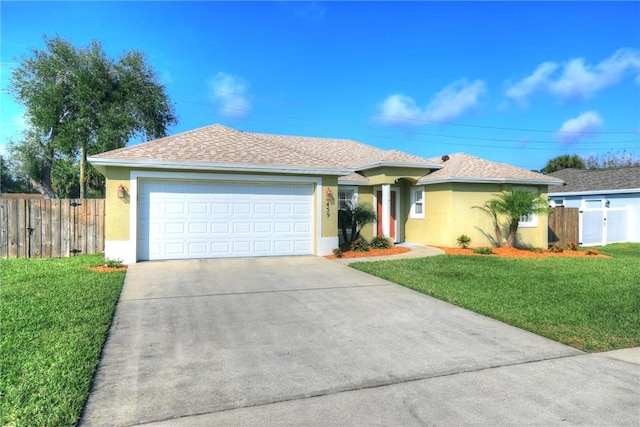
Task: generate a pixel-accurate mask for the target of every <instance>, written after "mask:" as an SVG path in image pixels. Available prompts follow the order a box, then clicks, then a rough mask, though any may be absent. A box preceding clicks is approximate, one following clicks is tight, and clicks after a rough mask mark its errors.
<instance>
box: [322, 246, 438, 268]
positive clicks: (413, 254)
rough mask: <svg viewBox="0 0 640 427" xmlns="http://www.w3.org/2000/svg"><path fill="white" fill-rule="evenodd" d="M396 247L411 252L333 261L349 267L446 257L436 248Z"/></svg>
mask: <svg viewBox="0 0 640 427" xmlns="http://www.w3.org/2000/svg"><path fill="white" fill-rule="evenodd" d="M396 246H403V247H408V248H410V249H411V250H410V251H409V252H405V253H403V254H396V255H384V256H376V257H363V258H338V259H334V260H332V261H334V262H337V263H340V264H344V265H348V264H351V263H354V262H372V261H392V260H396V259H408V258H424V257H428V256H435V255H444V251H443V250H442V249H438V248H434V247H431V246H424V245H418V244H415V243H400V244H398V245H396Z"/></svg>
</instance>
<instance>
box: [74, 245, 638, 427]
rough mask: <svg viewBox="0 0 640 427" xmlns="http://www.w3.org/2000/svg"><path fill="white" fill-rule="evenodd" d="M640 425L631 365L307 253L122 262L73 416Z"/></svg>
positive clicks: (145, 420)
mask: <svg viewBox="0 0 640 427" xmlns="http://www.w3.org/2000/svg"><path fill="white" fill-rule="evenodd" d="M639 423H640V370H639V369H638V365H635V364H632V363H629V362H626V361H623V360H617V359H615V358H613V357H610V356H609V355H606V354H595V355H589V354H585V353H582V352H580V351H578V350H576V349H573V348H570V347H567V346H565V345H562V344H559V343H556V342H553V341H551V340H548V339H546V338H543V337H540V336H537V335H534V334H531V333H529V332H526V331H523V330H520V329H517V328H514V327H511V326H508V325H506V324H504V323H501V322H498V321H495V320H493V319H489V318H486V317H484V316H481V315H478V314H475V313H472V312H470V311H467V310H464V309H461V308H459V307H456V306H453V305H451V304H448V303H445V302H442V301H439V300H436V299H434V298H431V297H428V296H425V295H422V294H420V293H417V292H414V291H412V290H409V289H406V288H403V287H401V286H397V285H394V284H392V283H390V282H387V281H384V280H382V279H379V278H377V277H373V276H370V275H367V274H365V273H362V272H359V271H356V270H354V269H352V268H348V267H346V266H344V265H342V264H340V263H337V262H333V261H329V260H326V259H324V258H317V257H300V258H261V259H229V260H200V261H172V262H149V263H140V264H135V265H132V266H130V268H129V271H128V272H127V278H126V281H125V286H124V289H123V292H122V295H121V298H120V301H119V302H118V306H117V309H116V315H115V318H114V323H113V325H112V327H111V330H110V333H109V337H108V340H107V343H106V345H105V348H104V352H103V357H102V360H101V362H100V366H99V368H98V372H97V374H96V378H95V382H94V384H93V388H92V391H91V394H90V396H89V399H88V402H87V405H86V408H85V412H84V414H83V417H82V420H81V424H82V425H87V426H103V425H118V426H131V425H146V424H149V425H166V426H174V425H183V426H187V425H188V426H194V425H195V426H199V425H202V426H209V425H261V426H262V425H273V426H275V425H354V426H355V425H357V426H361V425H452V424H453V425H460V424H483V425H520V424H538V425H560V424H562V425H587V424H589V425H597V424H601V425H602V424H607V425H634V426H637V425H638V424H639Z"/></svg>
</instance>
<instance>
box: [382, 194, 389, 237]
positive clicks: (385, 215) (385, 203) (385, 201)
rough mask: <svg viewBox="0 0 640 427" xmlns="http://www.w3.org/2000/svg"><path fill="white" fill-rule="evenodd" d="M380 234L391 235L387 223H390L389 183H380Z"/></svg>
mask: <svg viewBox="0 0 640 427" xmlns="http://www.w3.org/2000/svg"><path fill="white" fill-rule="evenodd" d="M380 220H381V221H382V235H383V236H384V237H391V230H390V229H389V225H390V223H391V185H389V184H382V218H380Z"/></svg>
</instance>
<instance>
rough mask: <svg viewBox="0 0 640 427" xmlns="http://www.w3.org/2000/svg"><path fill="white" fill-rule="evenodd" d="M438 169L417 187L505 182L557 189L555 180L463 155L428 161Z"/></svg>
mask: <svg viewBox="0 0 640 427" xmlns="http://www.w3.org/2000/svg"><path fill="white" fill-rule="evenodd" d="M429 160H430V161H432V162H434V163H437V164H439V165H441V166H442V167H441V169H439V170H436V171H434V172H432V173H430V174H429V175H426V176H423V177H422V178H421V179H420V180H419V181H418V184H437V183H442V182H484V183H495V182H499V183H501V182H504V183H506V182H508V183H512V184H532V185H560V184H562V181H561V180H560V179H558V178H554V177H550V176H545V175H542V174H539V173H537V172H532V171H529V170H526V169H521V168H518V167H515V166H512V165H508V164H506V163H496V162H492V161H490V160H486V159H482V158H480V157H475V156H471V155H469V154H465V153H454V154H449V155H445V156H442V157H440V158H433V159H429Z"/></svg>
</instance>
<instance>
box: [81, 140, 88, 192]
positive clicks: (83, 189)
mask: <svg viewBox="0 0 640 427" xmlns="http://www.w3.org/2000/svg"><path fill="white" fill-rule="evenodd" d="M86 162H87V144H86V143H85V142H84V141H82V142H81V143H80V198H81V199H84V198H85V197H86V194H85V192H86V190H87V185H86V178H85V174H84V168H85V163H86Z"/></svg>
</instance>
